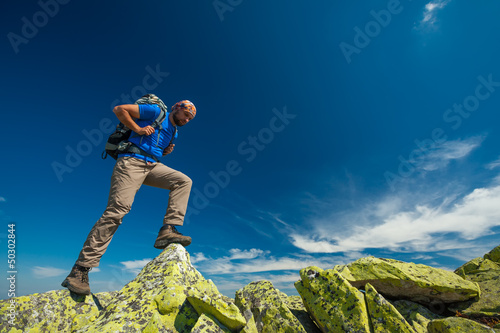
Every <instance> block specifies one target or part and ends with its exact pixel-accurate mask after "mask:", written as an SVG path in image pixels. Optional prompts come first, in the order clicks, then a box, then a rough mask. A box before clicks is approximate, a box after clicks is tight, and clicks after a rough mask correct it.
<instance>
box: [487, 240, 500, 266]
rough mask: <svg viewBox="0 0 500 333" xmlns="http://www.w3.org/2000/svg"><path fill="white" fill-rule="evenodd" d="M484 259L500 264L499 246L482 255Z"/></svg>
mask: <svg viewBox="0 0 500 333" xmlns="http://www.w3.org/2000/svg"><path fill="white" fill-rule="evenodd" d="M484 259H488V260H491V261H494V262H496V263H499V264H500V245H498V246H497V247H495V248H494V249H493V250H491V251H490V252H488V253H486V254H485V255H484Z"/></svg>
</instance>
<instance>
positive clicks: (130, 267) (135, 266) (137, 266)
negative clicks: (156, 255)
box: [120, 258, 153, 275]
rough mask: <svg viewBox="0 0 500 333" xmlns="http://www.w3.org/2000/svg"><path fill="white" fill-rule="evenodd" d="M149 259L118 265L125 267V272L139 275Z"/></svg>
mask: <svg viewBox="0 0 500 333" xmlns="http://www.w3.org/2000/svg"><path fill="white" fill-rule="evenodd" d="M151 260H153V259H151V258H146V259H142V260H131V261H121V262H120V264H122V265H123V266H125V267H124V268H123V269H124V270H125V271H127V272H130V273H133V274H135V275H137V274H139V273H140V271H141V270H142V269H143V268H144V266H146V264H147V263H149V262H150V261H151Z"/></svg>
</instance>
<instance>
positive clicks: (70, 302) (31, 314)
mask: <svg viewBox="0 0 500 333" xmlns="http://www.w3.org/2000/svg"><path fill="white" fill-rule="evenodd" d="M13 300H14V301H15V302H16V303H17V304H18V309H19V310H18V313H17V318H16V319H17V321H16V325H15V326H13V327H12V326H7V325H8V323H5V322H2V324H1V325H2V326H0V330H1V331H2V332H5V331H8V329H9V328H10V331H8V332H18V331H23V332H28V331H31V332H38V331H40V332H82V333H83V332H85V333H87V332H180V333H183V332H186V333H187V332H191V331H192V330H193V329H194V328H195V327H196V330H197V331H198V332H203V330H202V329H204V328H205V327H207V328H208V327H210V329H212V330H211V331H208V332H212V331H213V332H219V331H221V332H224V331H227V330H228V328H227V327H231V329H235V330H237V329H239V328H241V327H242V326H243V325H245V320H244V319H243V317H242V314H241V313H239V310H238V308H237V307H236V306H235V305H234V302H233V301H232V300H231V299H229V298H227V297H225V296H223V295H221V294H220V293H219V291H218V290H217V287H216V286H215V285H214V284H213V282H212V281H210V280H206V279H205V278H204V277H203V276H202V275H201V274H200V273H199V272H198V271H197V270H196V269H195V268H194V267H193V266H192V265H191V262H190V260H189V254H188V253H187V252H186V249H185V248H184V247H183V246H181V245H178V244H172V245H170V246H168V247H167V248H166V249H165V250H163V251H162V253H161V254H160V255H159V256H158V257H156V258H155V259H154V260H152V261H151V262H149V263H148V264H147V265H146V266H145V267H144V268H143V269H142V271H141V272H140V273H139V275H137V277H136V278H135V279H134V280H132V281H131V282H129V283H128V284H127V285H125V286H124V287H123V288H122V289H121V290H120V291H118V292H114V293H112V294H96V295H92V296H87V297H82V296H75V295H73V294H71V293H70V292H69V291H67V290H60V291H54V292H48V293H44V294H35V295H30V296H23V297H18V298H14V299H13ZM9 303H10V300H5V301H2V302H0V309H1V312H2V313H4V311H8V306H9ZM203 315H204V316H203ZM202 316H203V317H202ZM200 317H202V319H200ZM208 322H210V324H208ZM215 326H219V328H217V327H215Z"/></svg>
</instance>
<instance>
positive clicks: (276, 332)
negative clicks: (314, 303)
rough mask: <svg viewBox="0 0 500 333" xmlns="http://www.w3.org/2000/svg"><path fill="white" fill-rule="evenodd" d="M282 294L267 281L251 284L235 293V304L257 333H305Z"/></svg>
mask: <svg viewBox="0 0 500 333" xmlns="http://www.w3.org/2000/svg"><path fill="white" fill-rule="evenodd" d="M282 295H283V293H281V292H279V291H278V290H276V289H275V288H274V286H273V284H272V283H271V282H269V281H258V282H252V283H250V284H248V285H247V286H245V287H243V288H242V289H240V290H238V291H237V292H236V297H235V302H236V305H237V306H238V307H239V309H240V310H241V312H243V314H244V315H245V318H246V319H247V322H249V323H250V325H252V324H251V323H252V319H253V323H254V324H255V327H256V329H257V331H258V332H259V333H261V332H266V333H267V332H269V333H280V332H289V333H306V330H305V329H304V327H303V326H302V324H301V323H300V321H299V320H298V319H297V318H296V317H295V316H294V315H293V313H292V312H291V311H290V310H289V309H288V307H287V305H286V304H285V302H284V301H283V299H282V297H283V296H282Z"/></svg>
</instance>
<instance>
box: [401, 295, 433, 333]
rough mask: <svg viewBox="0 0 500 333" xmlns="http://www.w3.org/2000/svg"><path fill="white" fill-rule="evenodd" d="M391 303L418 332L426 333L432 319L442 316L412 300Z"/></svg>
mask: <svg viewBox="0 0 500 333" xmlns="http://www.w3.org/2000/svg"><path fill="white" fill-rule="evenodd" d="M392 304H393V305H394V307H395V308H396V309H397V310H398V312H399V313H400V314H401V315H402V316H403V317H404V318H405V319H406V321H407V322H408V323H409V324H411V325H412V327H413V329H414V330H415V331H416V332H418V333H427V325H428V324H429V323H430V322H431V321H432V320H434V319H440V318H442V316H440V315H437V314H435V313H433V312H432V311H430V310H429V309H427V308H426V307H425V306H423V305H421V304H418V303H415V302H412V301H406V300H398V301H394V302H393V303H392Z"/></svg>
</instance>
